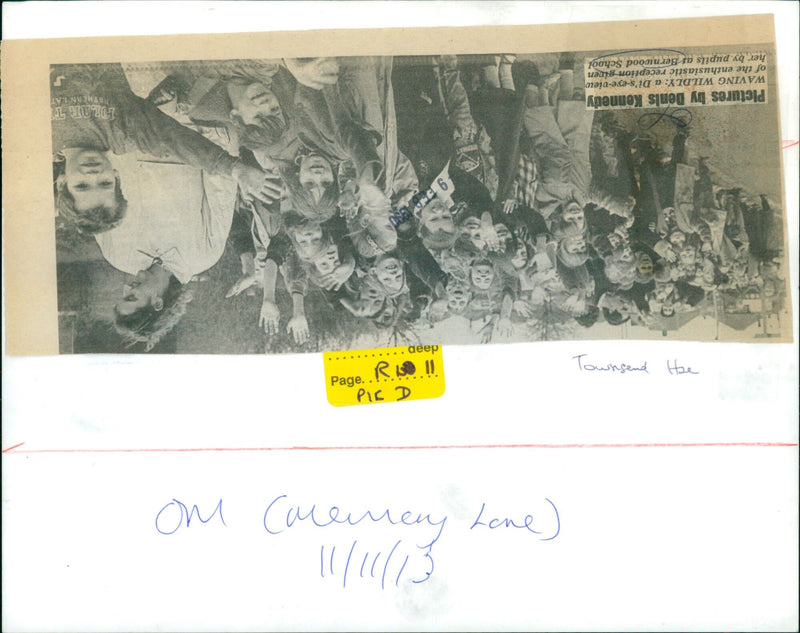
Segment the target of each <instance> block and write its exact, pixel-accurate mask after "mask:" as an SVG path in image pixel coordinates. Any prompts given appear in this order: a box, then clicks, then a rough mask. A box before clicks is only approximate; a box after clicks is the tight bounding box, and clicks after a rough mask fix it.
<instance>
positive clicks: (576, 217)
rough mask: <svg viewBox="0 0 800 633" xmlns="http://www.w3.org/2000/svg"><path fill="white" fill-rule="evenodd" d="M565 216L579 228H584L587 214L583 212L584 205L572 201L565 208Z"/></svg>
mask: <svg viewBox="0 0 800 633" xmlns="http://www.w3.org/2000/svg"><path fill="white" fill-rule="evenodd" d="M563 216H564V219H565V220H566V221H567V222H572V223H573V224H574V225H575V226H577V227H578V228H579V229H583V227H584V226H585V225H586V216H585V215H584V213H583V207H581V206H580V205H579V204H578V203H577V202H570V203H569V204H568V205H567V207H566V208H565V209H564V213H563Z"/></svg>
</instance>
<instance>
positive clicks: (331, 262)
mask: <svg viewBox="0 0 800 633" xmlns="http://www.w3.org/2000/svg"><path fill="white" fill-rule="evenodd" d="M340 263H341V262H340V261H339V249H338V248H337V247H336V245H335V244H331V245H330V246H329V247H328V248H327V249H326V250H324V251H323V252H322V254H321V255H320V256H319V257H318V258H317V259H315V260H314V267H315V268H316V269H317V270H318V271H319V272H320V273H321V274H323V275H327V274H329V273H332V272H333V271H334V270H336V269H337V268H338V267H339V264H340Z"/></svg>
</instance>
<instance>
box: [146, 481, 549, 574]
mask: <svg viewBox="0 0 800 633" xmlns="http://www.w3.org/2000/svg"><path fill="white" fill-rule="evenodd" d="M536 508H537V511H536V512H532V511H520V512H516V513H505V512H498V511H497V509H496V508H492V505H491V504H487V503H485V502H483V503H481V506H480V508H479V509H477V511H476V512H474V513H473V515H472V516H474V520H472V521H471V522H470V523H469V524H467V523H466V522H462V523H461V524H460V526H461V527H466V526H467V525H469V527H468V530H469V531H468V533H470V534H472V533H477V532H485V533H489V534H506V535H510V534H517V535H519V537H520V538H525V539H527V538H532V539H534V540H536V541H552V540H553V539H555V538H556V537H557V536H558V535H559V534H560V533H561V518H560V516H559V513H558V509H557V508H556V505H555V503H553V502H552V501H551V500H550V499H547V498H545V499H544V500H542V501H540V502H538V503H537V504H536ZM447 524H448V516H447V515H446V514H444V513H435V512H434V513H432V512H419V511H411V510H404V511H397V510H392V509H389V508H386V509H383V510H375V509H367V510H358V511H352V510H351V511H348V510H346V509H344V508H342V507H340V506H336V505H324V506H321V505H317V504H316V503H314V504H295V503H293V502H292V501H291V500H290V499H289V497H288V495H285V494H281V495H278V496H276V497H275V498H274V499H273V500H272V501H271V502H270V503H269V504H268V505H267V506H266V509H265V510H264V515H263V520H262V525H263V528H264V532H265V533H266V534H267V535H268V536H270V537H278V536H279V535H281V534H284V533H286V532H288V531H290V530H291V529H292V528H300V527H303V526H306V527H307V528H310V529H314V530H316V529H325V530H326V533H325V535H326V536H329V537H331V540H329V541H327V542H324V543H322V544H321V545H320V548H319V574H320V576H321V577H322V578H329V579H336V580H337V581H340V582H341V583H342V587H347V583H348V580H349V581H350V582H351V584H352V583H353V582H354V581H356V580H364V581H369V580H373V581H375V582H380V585H381V589H385V588H386V586H387V585H391V584H394V585H395V586H399V585H400V583H401V582H411V583H416V584H419V583H423V582H425V581H427V580H428V579H429V578H430V577H431V575H432V574H433V571H434V567H435V562H434V546H436V545H437V544H438V543H439V541H440V539H441V538H442V536H443V534H444V532H445V526H446V525H447ZM207 525H210V526H214V527H212V528H208V527H206V526H207ZM228 527H230V526H229V524H228V523H227V522H226V520H225V517H224V510H223V500H222V499H220V500H219V502H217V503H216V505H215V506H213V507H212V506H211V505H210V504H209V505H208V506H207V507H204V509H203V510H201V509H200V508H199V507H198V506H197V505H192V506H191V508H190V506H189V505H188V504H185V503H183V502H181V501H179V500H178V499H172V500H171V501H170V502H169V503H167V504H166V505H164V506H163V507H162V508H161V509H160V510H159V511H158V513H157V514H156V517H155V529H156V531H157V532H158V533H159V534H161V535H163V536H173V535H176V534H180V533H182V532H184V531H186V530H188V529H194V530H197V529H215V528H216V529H219V528H228ZM337 527H338V528H339V529H338V531H337V530H336V528H337ZM327 528H334V530H333V531H331V530H329V529H327ZM347 528H350V529H351V530H350V531H348V532H347V533H345V534H344V535H343V532H342V530H347ZM356 528H358V529H357V530H356ZM451 529H452V528H451ZM343 537H344V539H345V540H344V541H342V540H339V539H342V538H343ZM333 539H337V541H338V542H336V541H334V540H333ZM315 558H316V555H315Z"/></svg>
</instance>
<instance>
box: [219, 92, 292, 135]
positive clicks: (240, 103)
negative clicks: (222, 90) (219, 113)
mask: <svg viewBox="0 0 800 633" xmlns="http://www.w3.org/2000/svg"><path fill="white" fill-rule="evenodd" d="M228 95H229V96H230V98H231V104H232V105H233V110H232V111H231V114H234V115H238V116H239V117H240V118H241V119H242V121H244V123H245V124H246V125H256V126H259V127H260V126H261V118H263V117H277V116H280V115H281V114H282V111H281V106H280V103H278V99H277V97H275V94H274V93H273V92H272V90H270V89H269V88H267V87H266V86H265V85H264V84H262V83H259V82H254V83H251V84H248V85H246V86H245V85H239V84H231V85H229V86H228Z"/></svg>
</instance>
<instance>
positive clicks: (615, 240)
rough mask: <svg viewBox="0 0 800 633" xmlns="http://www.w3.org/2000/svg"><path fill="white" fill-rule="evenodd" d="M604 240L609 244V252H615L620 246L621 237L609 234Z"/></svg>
mask: <svg viewBox="0 0 800 633" xmlns="http://www.w3.org/2000/svg"><path fill="white" fill-rule="evenodd" d="M606 239H607V240H608V243H609V244H611V250H616V249H618V248H619V247H620V246H622V236H620V234H619V233H609V234H608V235H606Z"/></svg>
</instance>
